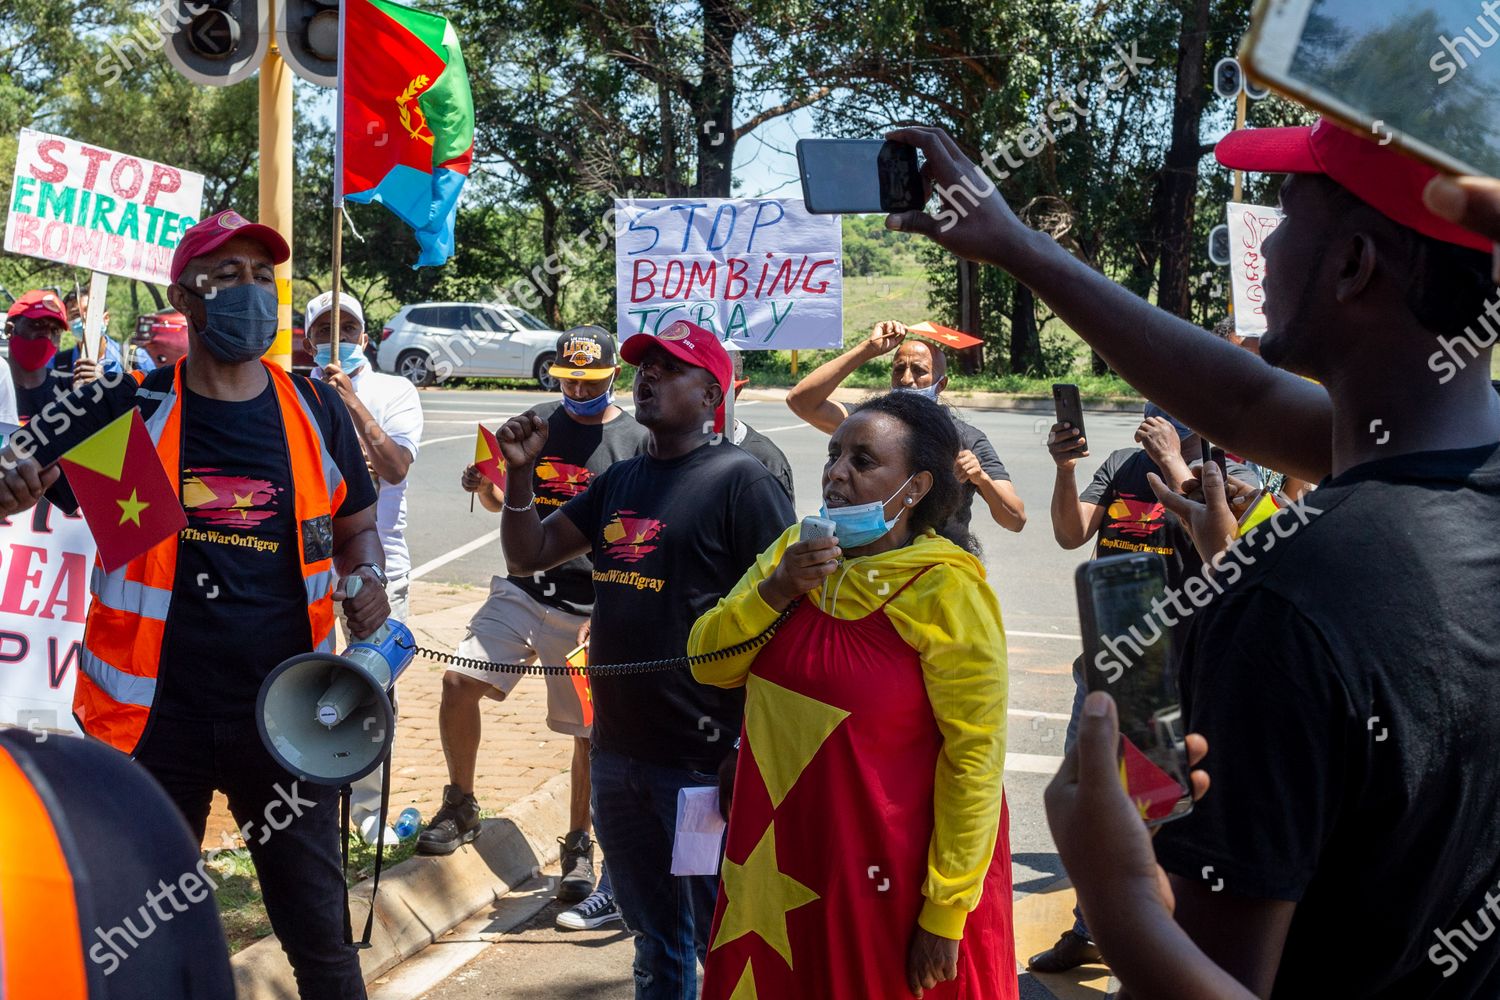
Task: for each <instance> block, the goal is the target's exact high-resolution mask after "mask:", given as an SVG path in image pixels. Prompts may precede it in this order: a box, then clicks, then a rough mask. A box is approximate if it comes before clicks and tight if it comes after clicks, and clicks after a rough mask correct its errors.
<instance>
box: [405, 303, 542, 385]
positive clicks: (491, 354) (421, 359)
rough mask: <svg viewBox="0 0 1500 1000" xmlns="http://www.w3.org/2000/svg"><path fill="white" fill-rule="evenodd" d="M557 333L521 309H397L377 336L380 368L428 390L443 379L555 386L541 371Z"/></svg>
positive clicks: (443, 306)
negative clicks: (532, 381) (505, 380)
mask: <svg viewBox="0 0 1500 1000" xmlns="http://www.w3.org/2000/svg"><path fill="white" fill-rule="evenodd" d="M558 336H559V331H557V330H554V329H552V328H551V327H549V326H548V325H547V324H546V323H543V322H542V321H541V320H539V319H537V318H536V317H535V316H533V315H531V313H529V312H527V311H526V310H524V309H519V308H517V307H515V306H508V305H492V304H488V303H474V302H422V303H419V304H417V305H410V306H403V307H402V308H401V310H400V311H399V312H398V313H396V315H395V316H392V317H391V319H390V322H388V323H387V324H386V325H385V328H384V329H382V330H381V332H380V350H379V352H378V355H377V357H378V362H379V366H380V370H381V371H384V372H391V373H392V374H395V375H400V376H401V377H403V378H406V379H409V380H410V381H411V382H412V383H413V384H414V385H418V386H428V385H433V384H435V383H437V382H441V381H443V380H444V379H449V378H534V379H536V380H537V382H538V383H539V384H540V385H541V387H542V388H543V389H546V390H548V391H552V390H555V389H556V388H557V379H555V378H553V377H552V376H551V375H549V374H547V368H548V367H549V366H550V365H551V364H552V359H553V357H554V355H555V352H556V348H557V338H558Z"/></svg>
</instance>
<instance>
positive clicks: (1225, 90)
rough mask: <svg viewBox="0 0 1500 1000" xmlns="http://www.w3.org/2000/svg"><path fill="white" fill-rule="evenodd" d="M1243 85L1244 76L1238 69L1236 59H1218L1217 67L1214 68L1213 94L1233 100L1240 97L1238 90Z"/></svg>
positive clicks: (1238, 64)
mask: <svg viewBox="0 0 1500 1000" xmlns="http://www.w3.org/2000/svg"><path fill="white" fill-rule="evenodd" d="M1244 84H1245V74H1244V72H1243V71H1242V70H1241V69H1240V63H1239V60H1238V59H1235V58H1234V57H1232V56H1231V57H1229V58H1227V59H1220V60H1219V62H1218V65H1216V66H1214V93H1216V94H1218V95H1219V96H1220V97H1223V98H1227V99H1229V100H1233V99H1234V98H1236V97H1238V96H1240V88H1241V87H1242V86H1244Z"/></svg>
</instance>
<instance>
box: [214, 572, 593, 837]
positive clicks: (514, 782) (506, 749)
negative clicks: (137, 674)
mask: <svg viewBox="0 0 1500 1000" xmlns="http://www.w3.org/2000/svg"><path fill="white" fill-rule="evenodd" d="M487 594H488V591H487V590H486V589H485V588H482V587H469V586H463V585H461V584H448V583H428V582H426V581H424V580H418V581H416V582H415V583H413V584H412V588H411V609H412V616H411V620H410V621H408V622H407V625H408V626H409V627H410V628H411V630H412V632H413V633H414V634H415V635H416V638H417V643H418V644H419V645H422V646H427V647H430V648H432V649H441V650H450V651H451V650H453V649H455V648H457V646H458V643H459V640H460V639H462V638H463V635H464V626H465V625H467V624H468V622H469V618H470V617H471V616H472V615H473V614H474V612H475V611H476V610H477V609H478V608H479V606H480V605H481V604H482V603H484V598H485V597H486V596H487ZM443 669H444V668H443V666H442V664H438V663H433V662H431V661H429V660H424V659H421V658H418V659H416V660H413V661H412V664H411V666H409V667H407V668H406V672H405V673H403V674H402V675H401V679H400V680H399V681H397V682H396V690H397V693H398V695H399V701H400V707H401V720H400V722H399V723H398V725H397V728H396V751H395V765H396V768H395V770H394V771H392V772H391V809H390V815H391V818H392V820H393V821H394V819H395V817H396V816H397V815H399V814H400V812H401V810H402V809H405V808H406V807H407V806H416V807H417V809H418V810H419V811H420V812H421V813H422V819H423V821H424V822H425V821H426V820H428V819H430V818H431V817H432V814H433V813H435V812H436V811H437V808H438V805H439V804H440V802H441V798H442V794H443V785H444V784H446V783H447V780H448V771H447V768H446V767H445V766H444V764H443V746H442V742H441V741H440V739H439V737H438V704H439V701H440V699H441V697H442V684H443ZM480 711H481V712H482V713H483V718H484V736H483V742H482V743H481V744H480V748H479V766H478V768H477V769H476V771H475V775H474V794H475V795H476V796H477V797H478V799H479V805H480V808H482V809H484V810H486V811H488V812H492V813H494V812H499V811H500V810H501V809H503V808H505V807H506V806H507V805H509V804H510V803H512V802H514V801H516V800H517V799H519V798H521V797H522V796H525V795H529V794H531V793H532V792H534V791H536V790H537V789H538V788H540V787H541V785H542V783H543V782H545V781H546V780H547V779H549V778H551V777H552V776H553V775H556V774H560V773H562V772H563V771H566V770H567V769H568V764H569V762H570V761H571V760H572V756H573V738H572V737H571V736H561V735H559V734H557V733H554V732H552V731H551V730H550V729H548V728H547V692H546V688H545V686H544V683H543V681H542V679H541V678H539V677H523V678H521V682H520V683H519V684H517V685H516V688H515V690H514V691H512V692H511V694H510V696H509V697H508V698H506V700H505V701H503V702H499V701H494V700H491V699H488V698H486V699H485V700H484V701H482V702H480ZM234 830H235V825H234V820H233V818H232V817H231V816H230V815H229V806H228V803H227V802H226V801H225V799H224V796H223V795H219V794H215V795H214V808H213V813H212V814H211V815H210V816H209V820H208V831H207V835H206V836H205V838H204V845H205V846H207V847H217V846H221V841H220V833H221V832H227V833H230V834H231V835H233V834H234ZM557 832H558V835H559V836H561V835H562V834H563V833H565V832H566V831H564V830H559V831H557ZM236 840H237V838H236Z"/></svg>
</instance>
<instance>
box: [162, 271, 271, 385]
mask: <svg viewBox="0 0 1500 1000" xmlns="http://www.w3.org/2000/svg"><path fill="white" fill-rule="evenodd" d="M178 284H179V285H181V286H182V288H183V289H184V290H185V291H187V292H188V293H189V294H190V295H192V296H193V297H195V298H197V299H200V300H202V302H203V309H204V312H205V313H206V314H207V318H206V319H205V321H204V323H203V329H201V330H199V331H198V336H199V337H201V338H202V339H203V346H204V347H206V348H208V352H209V353H210V354H212V355H213V356H214V357H216V358H218V359H219V360H220V361H222V362H223V363H224V364H226V365H242V364H244V363H246V362H247V361H255V360H257V359H258V358H260V356H261V355H263V354H265V353H266V351H268V350H270V349H271V343H272V341H274V340H275V339H276V323H277V315H278V303H277V301H276V294H275V293H274V292H272V291H271V290H270V289H268V288H262V287H260V286H259V285H230V286H229V287H228V288H220V289H219V290H218V291H216V292H214V293H213V294H211V295H200V294H199V293H198V292H197V291H195V290H194V289H192V288H188V286H187V285H183V284H182V283H181V282H178Z"/></svg>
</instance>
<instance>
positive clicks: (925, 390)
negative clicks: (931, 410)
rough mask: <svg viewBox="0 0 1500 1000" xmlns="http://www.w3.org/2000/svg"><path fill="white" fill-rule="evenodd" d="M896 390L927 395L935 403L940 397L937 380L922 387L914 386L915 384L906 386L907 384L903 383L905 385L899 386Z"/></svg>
mask: <svg viewBox="0 0 1500 1000" xmlns="http://www.w3.org/2000/svg"><path fill="white" fill-rule="evenodd" d="M939 381H941V380H939ZM896 391H897V392H914V393H916V394H917V395H918V396H926V397H927V398H928V399H930V400H932V401H933V402H934V403H936V402H937V398H938V384H937V382H934V383H932V384H931V385H926V386H922V387H921V388H918V387H917V386H914V385H913V386H905V385H903V386H899V387H898V388H897V389H896Z"/></svg>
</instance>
